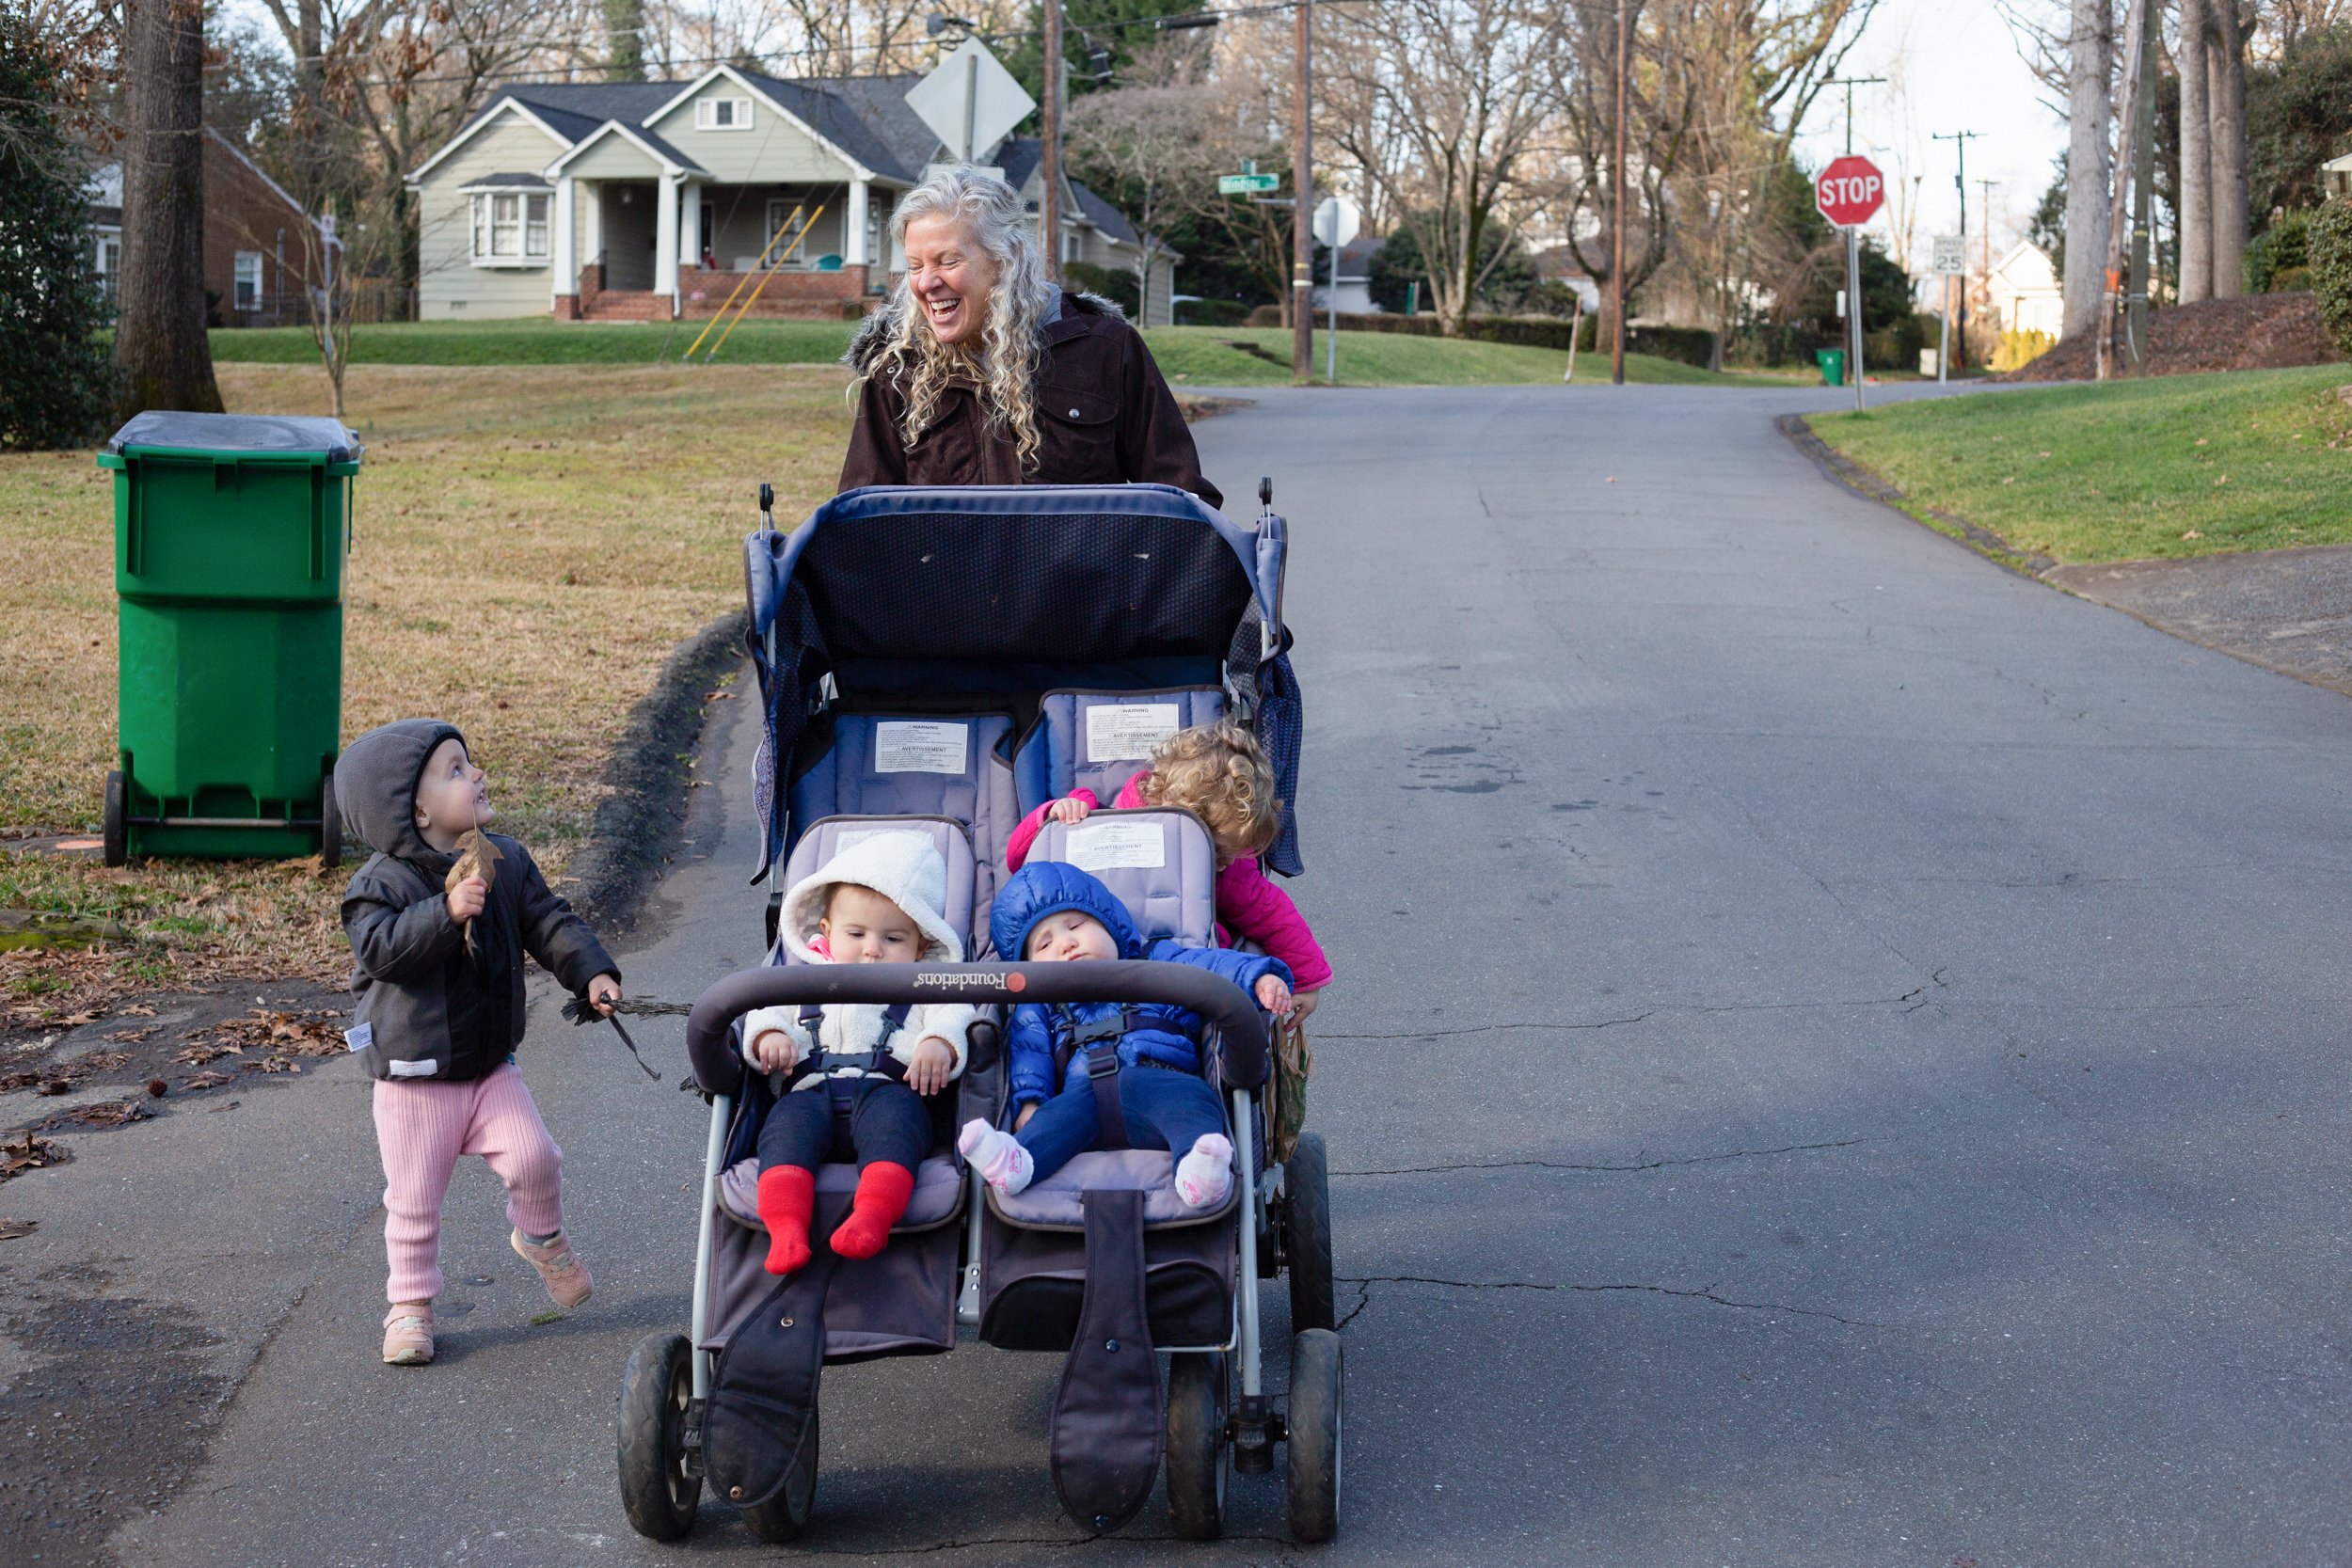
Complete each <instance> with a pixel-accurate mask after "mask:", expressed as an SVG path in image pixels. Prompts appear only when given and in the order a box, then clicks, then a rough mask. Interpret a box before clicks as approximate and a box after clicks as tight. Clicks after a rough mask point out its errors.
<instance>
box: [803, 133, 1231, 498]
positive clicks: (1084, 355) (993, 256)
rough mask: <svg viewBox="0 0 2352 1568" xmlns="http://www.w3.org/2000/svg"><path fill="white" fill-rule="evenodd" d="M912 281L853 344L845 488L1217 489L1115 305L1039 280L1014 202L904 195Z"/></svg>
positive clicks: (973, 177)
mask: <svg viewBox="0 0 2352 1568" xmlns="http://www.w3.org/2000/svg"><path fill="white" fill-rule="evenodd" d="M890 227H891V233H892V236H893V237H894V238H895V239H896V240H897V241H898V244H899V245H900V246H901V247H902V248H903V250H904V251H905V254H906V273H905V275H904V276H903V277H901V278H900V279H899V281H898V287H897V288H895V289H894V290H892V291H891V295H890V301H889V303H888V304H887V305H885V306H884V307H883V308H882V309H881V310H880V311H878V312H877V313H876V314H874V315H873V316H871V317H868V318H867V320H866V325H864V326H863V327H861V328H860V329H859V330H858V334H857V337H856V338H855V340H854V341H851V343H850V353H849V356H848V362H849V364H850V368H851V369H852V370H854V371H856V372H857V374H858V380H857V383H856V385H855V387H854V388H853V389H852V390H853V394H854V396H855V397H856V399H857V424H856V428H854V429H853V430H852V431H851V432H850V451H849V456H848V458H847V459H846V460H845V461H844V462H843V463H842V465H841V487H842V488H843V489H845V490H849V489H854V488H856V487H857V486H859V485H864V484H923V485H950V484H1120V483H1129V482H1135V481H1141V482H1148V483H1158V484H1174V485H1178V486H1180V487H1182V488H1184V489H1186V490H1189V491H1191V492H1192V493H1193V494H1194V495H1196V496H1199V497H1200V499H1202V500H1205V501H1207V502H1208V503H1209V504H1210V505H1211V506H1216V505H1220V504H1222V501H1223V497H1222V496H1221V495H1220V494H1219V493H1218V491H1217V488H1216V486H1215V485H1213V484H1211V483H1209V482H1208V481H1207V480H1206V479H1204V478H1202V477H1201V473H1200V453H1199V452H1198V451H1196V450H1195V449H1194V447H1193V444H1192V433H1191V432H1190V431H1189V430H1187V429H1185V428H1184V415H1183V414H1182V413H1181V412H1180V411H1179V410H1178V409H1177V406H1176V400H1175V398H1174V397H1173V396H1171V395H1170V394H1169V392H1168V383H1167V382H1166V381H1165V380H1163V379H1162V378H1161V375H1160V370H1159V367H1158V366H1157V365H1155V364H1153V363H1152V355H1151V352H1150V351H1149V350H1147V349H1146V348H1145V347H1144V346H1143V339H1142V338H1141V337H1140V336H1139V335H1137V333H1136V330H1135V328H1134V327H1132V326H1130V325H1127V322H1126V318H1125V317H1123V316H1122V315H1120V310H1119V307H1118V306H1116V305H1113V304H1111V303H1110V302H1109V301H1108V300H1105V299H1100V298H1097V297H1096V296H1095V295H1092V294H1087V293H1065V292H1064V291H1063V290H1062V289H1061V288H1060V286H1059V285H1057V284H1055V283H1051V282H1048V281H1047V280H1046V277H1045V273H1044V268H1043V267H1042V266H1041V264H1040V261H1039V258H1038V252H1037V242H1036V241H1035V239H1034V238H1033V237H1032V236H1031V235H1030V233H1029V224H1028V214H1026V213H1025V212H1024V211H1023V208H1022V203H1021V198H1020V197H1019V196H1018V195H1017V194H1016V193H1015V192H1014V191H1013V190H1012V188H1011V187H1010V186H1009V185H1007V184H1006V183H1005V182H1003V181H1002V180H999V179H997V178H995V177H994V176H993V175H990V174H984V173H982V172H980V171H979V170H977V169H973V168H953V169H946V170H943V171H941V172H940V173H938V174H935V175H933V176H932V177H931V178H930V179H929V180H927V181H925V182H923V183H922V184H920V185H918V186H916V187H915V188H914V190H912V191H910V192H908V193H907V195H906V198H904V199H903V200H901V201H900V202H899V203H898V211H897V213H896V214H893V215H892V217H891V220H890Z"/></svg>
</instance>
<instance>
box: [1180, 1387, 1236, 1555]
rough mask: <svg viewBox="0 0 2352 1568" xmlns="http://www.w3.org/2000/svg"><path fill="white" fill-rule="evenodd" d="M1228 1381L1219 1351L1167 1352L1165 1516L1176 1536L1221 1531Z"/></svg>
mask: <svg viewBox="0 0 2352 1568" xmlns="http://www.w3.org/2000/svg"><path fill="white" fill-rule="evenodd" d="M1229 1381H1230V1380H1229V1378H1228V1376H1227V1373H1226V1361H1225V1356H1224V1354H1223V1353H1222V1352H1211V1353H1209V1354H1197V1355H1171V1356H1169V1357H1168V1522H1169V1523H1170V1524H1171V1525H1172V1526H1173V1527H1174V1528H1175V1531H1176V1538H1177V1539H1178V1540H1180V1541H1214V1540H1216V1538H1217V1537H1218V1536H1219V1535H1221V1534H1223V1533H1224V1531H1225V1478H1226V1476H1227V1475H1229V1474H1230V1473H1231V1472H1232V1451H1233V1450H1232V1445H1231V1444H1229V1443H1227V1442H1226V1440H1225V1416H1226V1405H1227V1388H1228V1385H1229Z"/></svg>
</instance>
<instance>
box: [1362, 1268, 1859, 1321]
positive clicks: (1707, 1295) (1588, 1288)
mask: <svg viewBox="0 0 2352 1568" xmlns="http://www.w3.org/2000/svg"><path fill="white" fill-rule="evenodd" d="M1336 1283H1339V1284H1342V1285H1361V1286H1363V1287H1365V1294H1366V1297H1367V1299H1369V1297H1370V1294H1371V1287H1373V1286H1375V1285H1431V1286H1436V1287H1438V1288H1439V1289H1441V1290H1450V1291H1545V1292H1563V1293H1574V1294H1589V1295H1613V1294H1615V1295H1628V1294H1629V1295H1659V1296H1674V1297H1677V1298H1678V1299H1680V1300H1684V1301H1703V1302H1706V1303H1708V1305H1710V1306H1714V1307H1733V1308H1735V1309H1737V1310H1739V1311H1742V1312H1786V1313H1788V1314H1789V1315H1790V1316H1791V1317H1798V1318H1827V1319H1828V1320H1829V1321H1830V1322H1832V1323H1843V1324H1845V1325H1846V1326H1847V1327H1849V1328H1899V1327H1900V1326H1901V1325H1900V1324H1899V1323H1873V1322H1871V1321H1870V1320H1869V1319H1867V1318H1846V1317H1840V1316H1839V1315H1838V1314H1836V1313H1835V1312H1826V1311H1823V1310H1821V1309H1820V1307H1791V1306H1789V1305H1788V1303H1786V1302H1777V1301H1740V1300H1739V1299H1738V1298H1736V1297H1733V1296H1726V1295H1719V1294H1718V1293H1716V1290H1715V1287H1714V1286H1712V1285H1702V1286H1699V1287H1697V1288H1695V1289H1692V1290H1677V1288H1676V1287H1674V1286H1672V1285H1579V1284H1575V1283H1572V1282H1552V1281H1547V1280H1532V1279H1438V1278H1435V1277H1432V1276H1430V1275H1411V1274H1375V1275H1344V1276H1342V1277H1341V1278H1340V1279H1339V1280H1337V1281H1336ZM1362 1309H1363V1308H1362V1307H1360V1306H1359V1307H1358V1308H1357V1311H1361V1310H1362ZM1348 1316H1350V1317H1353V1316H1355V1313H1353V1312H1351V1313H1349V1314H1348Z"/></svg>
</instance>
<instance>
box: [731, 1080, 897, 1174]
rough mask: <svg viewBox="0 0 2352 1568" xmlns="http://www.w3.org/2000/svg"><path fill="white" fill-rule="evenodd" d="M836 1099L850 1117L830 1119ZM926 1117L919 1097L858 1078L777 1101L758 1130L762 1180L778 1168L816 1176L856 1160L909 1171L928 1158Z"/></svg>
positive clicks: (863, 1165) (797, 1092)
mask: <svg viewBox="0 0 2352 1568" xmlns="http://www.w3.org/2000/svg"><path fill="white" fill-rule="evenodd" d="M836 1097H839V1098H841V1099H843V1100H845V1101H847V1102H848V1105H849V1115H848V1116H847V1117H837V1116H835V1115H834V1109H833V1107H834V1099H835V1098H836ZM930 1147H931V1114H930V1111H929V1110H928V1109H926V1108H925V1106H924V1104H923V1097H922V1096H921V1095H918V1094H916V1093H915V1092H914V1090H913V1089H910V1088H908V1087H907V1086H906V1085H904V1084H899V1083H894V1082H893V1081H891V1080H890V1079H887V1078H860V1079H857V1080H855V1081H854V1082H852V1083H850V1084H849V1085H836V1084H819V1085H817V1086H816V1087H814V1088H807V1089H795V1090H793V1091H792V1092H791V1093H789V1094H787V1095H785V1096H784V1097H783V1098H781V1099H779V1100H778V1101H776V1102H775V1104H774V1106H773V1107H771V1109H770V1110H769V1112H768V1119H767V1120H766V1121H765V1122H763V1123H761V1125H760V1129H759V1168H760V1172H761V1174H763V1175H765V1174H766V1173H767V1172H769V1171H771V1170H773V1169H775V1168H776V1167H777V1166H778V1165H798V1166H800V1167H801V1168H802V1169H803V1170H810V1171H813V1170H815V1169H816V1168H817V1167H818V1165H821V1164H825V1163H827V1162H828V1161H832V1160H840V1161H843V1162H847V1161H850V1160H855V1161H856V1162H857V1165H858V1169H860V1170H861V1171H862V1170H864V1169H865V1168H866V1166H867V1165H872V1164H892V1165H904V1166H906V1168H907V1169H909V1170H913V1169H914V1167H915V1166H917V1165H919V1164H922V1163H923V1156H924V1155H925V1154H928V1153H929V1152H930Z"/></svg>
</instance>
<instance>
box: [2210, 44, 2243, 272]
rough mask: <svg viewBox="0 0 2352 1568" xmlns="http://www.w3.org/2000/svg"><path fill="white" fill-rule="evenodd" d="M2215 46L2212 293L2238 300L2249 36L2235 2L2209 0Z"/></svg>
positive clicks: (2212, 58)
mask: <svg viewBox="0 0 2352 1568" xmlns="http://www.w3.org/2000/svg"><path fill="white" fill-rule="evenodd" d="M2208 3H2209V7H2210V8H2209V10H2208V12H2207V14H2208V15H2209V16H2210V17H2211V18H2212V28H2213V32H2212V46H2211V48H2209V49H2208V50H2207V52H2206V55H2205V61H2206V81H2207V83H2208V90H2207V95H2206V96H2207V99H2208V103H2207V112H2208V113H2209V114H2210V115H2211V117H2212V120H2211V124H2212V130H2211V131H2210V133H2209V134H2208V137H2207V140H2208V152H2209V155H2210V156H2211V159H2212V166H2213V293H2214V297H2215V298H2216V299H2234V298H2236V297H2237V296H2238V295H2239V294H2242V293H2245V292H2246V230H2247V221H2246V220H2247V212H2246V38H2245V35H2244V34H2243V33H2242V32H2240V31H2239V29H2238V17H2237V5H2236V0H2208Z"/></svg>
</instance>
